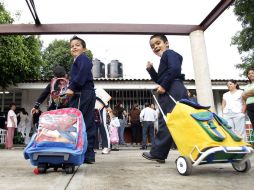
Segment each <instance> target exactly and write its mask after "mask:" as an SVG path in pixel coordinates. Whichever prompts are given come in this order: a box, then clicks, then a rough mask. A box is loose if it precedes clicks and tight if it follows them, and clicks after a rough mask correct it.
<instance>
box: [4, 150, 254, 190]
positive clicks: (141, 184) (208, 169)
mask: <svg viewBox="0 0 254 190" xmlns="http://www.w3.org/2000/svg"><path fill="white" fill-rule="evenodd" d="M141 154H142V151H140V150H139V148H138V147H122V148H121V150H120V151H114V152H111V154H109V155H102V154H101V151H100V150H98V151H97V154H96V163H95V164H93V165H82V166H80V167H78V168H77V169H76V171H75V173H74V174H68V175H67V174H65V173H64V172H63V171H62V170H59V171H58V172H54V171H53V170H48V171H47V173H46V174H40V175H35V174H34V173H33V170H34V168H35V167H34V166H32V165H31V164H30V162H29V161H28V160H25V159H24V158H23V149H22V148H18V149H15V150H3V149H1V150H0V190H11V189H19V190H23V189H31V190H35V189H36V190H40V189H42V190H47V189H54V190H58V189H60V190H62V189H68V190H76V189H80V190H84V189H85V190H107V189H110V190H125V189H126V190H129V189H130V190H164V189H165V190H169V189H172V190H177V189H179V190H187V189H188V190H198V189H202V190H203V189H205V190H210V189H213V190H214V189H217V190H224V189H228V190H229V189H230V190H231V189H241V190H249V189H252V188H253V186H254V169H253V168H254V158H253V157H252V158H251V162H252V166H253V168H252V169H251V170H250V171H249V172H248V173H238V172H236V171H235V170H234V169H233V168H232V166H231V164H207V165H202V166H197V167H194V168H193V172H192V174H191V176H181V175H179V174H178V172H177V169H176V166H175V159H176V158H177V157H178V156H179V154H178V152H177V151H175V150H173V151H171V152H170V153H169V157H168V159H167V160H166V163H165V164H159V163H156V162H153V161H148V160H145V159H144V158H143V157H142V156H141Z"/></svg>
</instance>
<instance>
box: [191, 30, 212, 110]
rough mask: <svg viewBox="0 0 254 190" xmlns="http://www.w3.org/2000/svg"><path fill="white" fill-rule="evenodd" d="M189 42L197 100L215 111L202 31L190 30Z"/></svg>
mask: <svg viewBox="0 0 254 190" xmlns="http://www.w3.org/2000/svg"><path fill="white" fill-rule="evenodd" d="M190 43H191V52H192V60H193V68H194V75H195V85H196V89H197V99H198V102H199V103H200V104H201V105H204V106H211V109H212V110H213V111H215V107H214V99H213V91H212V83H211V79H210V72H209V65H208V59H207V53H206V45H205V38H204V32H203V31H202V30H196V31H193V32H191V33H190Z"/></svg>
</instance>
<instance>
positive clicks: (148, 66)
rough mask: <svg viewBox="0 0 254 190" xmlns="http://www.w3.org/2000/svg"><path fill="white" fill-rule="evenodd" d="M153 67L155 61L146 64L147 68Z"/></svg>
mask: <svg viewBox="0 0 254 190" xmlns="http://www.w3.org/2000/svg"><path fill="white" fill-rule="evenodd" d="M152 67H153V63H152V62H150V61H148V62H147V64H146V69H148V70H150V69H151V68H152Z"/></svg>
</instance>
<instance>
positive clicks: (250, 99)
mask: <svg viewBox="0 0 254 190" xmlns="http://www.w3.org/2000/svg"><path fill="white" fill-rule="evenodd" d="M247 74H248V75H247V77H248V79H249V84H248V85H247V86H245V88H244V92H243V94H242V98H243V100H244V101H245V102H246V111H247V115H248V117H249V118H250V122H251V124H252V128H253V126H254V68H250V69H249V70H248V72H247Z"/></svg>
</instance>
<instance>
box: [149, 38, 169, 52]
mask: <svg viewBox="0 0 254 190" xmlns="http://www.w3.org/2000/svg"><path fill="white" fill-rule="evenodd" d="M150 47H151V48H152V50H153V52H154V53H155V55H158V56H159V57H161V56H162V54H163V52H164V51H166V50H167V49H168V42H163V40H162V39H160V38H159V37H155V38H152V39H151V40H150Z"/></svg>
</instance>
